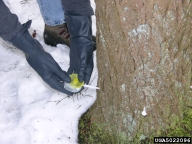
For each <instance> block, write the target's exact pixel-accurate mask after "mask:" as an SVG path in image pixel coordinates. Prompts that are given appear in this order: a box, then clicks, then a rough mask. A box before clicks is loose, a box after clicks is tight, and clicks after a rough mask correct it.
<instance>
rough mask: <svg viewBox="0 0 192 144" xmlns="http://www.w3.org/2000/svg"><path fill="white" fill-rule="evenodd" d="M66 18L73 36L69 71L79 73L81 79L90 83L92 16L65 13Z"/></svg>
mask: <svg viewBox="0 0 192 144" xmlns="http://www.w3.org/2000/svg"><path fill="white" fill-rule="evenodd" d="M65 18H66V23H67V26H68V29H69V33H70V38H71V41H70V67H69V69H68V71H67V73H68V74H72V73H77V74H78V79H79V81H80V82H83V81H84V82H85V83H86V84H88V83H89V81H90V78H91V74H92V71H93V42H92V28H91V24H92V23H91V16H81V15H76V14H70V13H65Z"/></svg>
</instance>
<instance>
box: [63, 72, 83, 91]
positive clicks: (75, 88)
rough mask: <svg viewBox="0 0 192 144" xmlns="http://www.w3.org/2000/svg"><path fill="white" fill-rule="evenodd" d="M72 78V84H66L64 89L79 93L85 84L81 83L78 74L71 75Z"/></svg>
mask: <svg viewBox="0 0 192 144" xmlns="http://www.w3.org/2000/svg"><path fill="white" fill-rule="evenodd" d="M69 76H70V78H71V82H70V83H66V82H65V83H64V88H65V89H66V90H68V91H71V92H79V91H80V90H81V88H82V87H83V85H84V82H79V80H78V75H77V74H71V75H69Z"/></svg>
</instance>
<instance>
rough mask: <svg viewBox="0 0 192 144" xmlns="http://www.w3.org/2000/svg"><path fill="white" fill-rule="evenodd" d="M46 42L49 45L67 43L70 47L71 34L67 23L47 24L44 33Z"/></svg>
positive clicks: (94, 47) (94, 41) (94, 46)
mask: <svg viewBox="0 0 192 144" xmlns="http://www.w3.org/2000/svg"><path fill="white" fill-rule="evenodd" d="M43 38H44V42H45V43H46V44H47V45H51V46H54V47H55V46H56V45H57V44H65V45H67V46H68V47H70V34H69V31H68V28H67V25H66V23H64V24H62V25H58V26H49V25H46V24H45V29H44V33H43ZM92 42H93V50H96V37H95V36H92Z"/></svg>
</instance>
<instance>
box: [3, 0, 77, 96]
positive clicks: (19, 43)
mask: <svg viewBox="0 0 192 144" xmlns="http://www.w3.org/2000/svg"><path fill="white" fill-rule="evenodd" d="M12 21H13V24H12V23H11V22H12ZM30 25H31V21H28V22H27V23H25V24H23V25H21V24H20V23H19V21H18V18H17V16H16V15H14V14H12V13H11V12H10V11H9V9H8V8H7V7H6V6H5V4H4V3H3V2H2V1H1V0H0V27H1V28H0V37H1V38H3V39H4V40H5V41H8V42H10V43H11V44H13V45H14V46H15V47H17V48H18V49H20V50H22V51H23V52H24V53H25V56H26V60H27V62H28V63H29V65H30V66H31V67H32V68H33V69H34V70H35V71H36V72H37V73H38V74H39V76H40V77H41V78H42V79H43V80H44V81H45V82H46V83H47V84H48V85H49V86H50V87H52V88H53V89H55V90H58V91H60V92H63V93H66V94H68V95H73V93H72V92H69V91H67V90H66V89H64V85H63V83H64V82H70V81H71V80H70V77H69V76H68V75H67V73H66V72H65V71H63V70H62V69H61V68H60V66H59V65H58V64H57V62H56V61H55V60H54V59H53V58H52V56H51V55H50V54H49V53H47V52H46V51H45V50H44V49H43V47H42V45H41V44H40V43H39V42H38V41H37V40H36V39H33V38H32V36H31V35H30V34H29V32H28V29H29V27H30ZM3 26H4V27H3ZM14 28H15V29H14Z"/></svg>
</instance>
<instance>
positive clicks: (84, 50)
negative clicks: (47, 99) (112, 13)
mask: <svg viewBox="0 0 192 144" xmlns="http://www.w3.org/2000/svg"><path fill="white" fill-rule="evenodd" d="M51 3H52V4H51ZM56 3H57V6H58V7H55V6H54V5H55V4H56ZM38 4H39V7H40V9H41V13H42V16H43V18H44V21H45V30H44V41H45V42H46V43H47V44H50V45H54V46H55V45H56V44H58V43H63V44H67V45H68V46H70V66H69V69H68V71H67V73H66V72H65V71H63V70H62V69H61V68H60V66H59V65H58V64H57V62H56V61H55V60H54V59H53V58H52V56H51V55H50V54H49V53H47V52H46V51H45V50H44V49H43V47H42V45H41V44H40V43H39V42H38V41H37V40H36V39H33V38H32V36H31V35H30V34H29V32H28V29H29V28H30V25H31V21H28V22H26V23H25V24H22V25H21V24H20V22H19V21H18V17H17V16H16V15H15V14H12V13H11V12H10V11H9V9H8V8H7V6H6V5H5V4H4V2H3V1H2V0H0V27H1V28H0V37H1V38H2V39H3V40H5V41H8V42H10V43H11V44H12V45H14V46H15V47H17V48H18V49H20V50H22V51H23V52H24V53H25V56H26V60H27V62H28V63H29V65H30V66H31V67H32V68H33V69H34V70H35V71H36V72H37V73H38V74H39V76H40V77H41V78H42V79H43V80H44V81H45V82H46V83H47V84H48V85H49V86H50V87H52V88H53V89H55V90H58V91H60V92H63V93H66V94H67V95H73V94H74V93H72V92H70V91H67V90H66V89H64V87H63V82H68V83H69V82H70V81H71V80H70V77H69V75H70V74H72V73H77V74H78V79H79V81H80V82H83V81H84V82H85V83H86V84H88V83H89V81H90V77H91V74H92V70H93V49H94V48H93V45H95V44H94V42H93V41H92V28H91V25H92V21H91V15H93V9H92V7H91V5H90V1H89V0H82V1H79V0H62V1H60V3H59V2H58V1H54V2H53V0H46V1H45V0H38ZM53 6H54V7H53ZM48 8H51V9H52V11H49V10H50V9H48ZM63 8H64V10H63ZM47 10H48V11H47ZM59 11H60V12H59ZM49 12H50V13H52V15H49ZM48 16H49V17H48ZM60 16H61V17H62V18H61V19H60V18H59V17H60ZM49 18H53V19H49ZM52 20H53V21H52ZM60 28H61V29H62V28H63V29H62V30H61V31H60V32H59V30H58V29H60ZM58 35H60V37H58ZM69 35H70V38H69Z"/></svg>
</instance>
